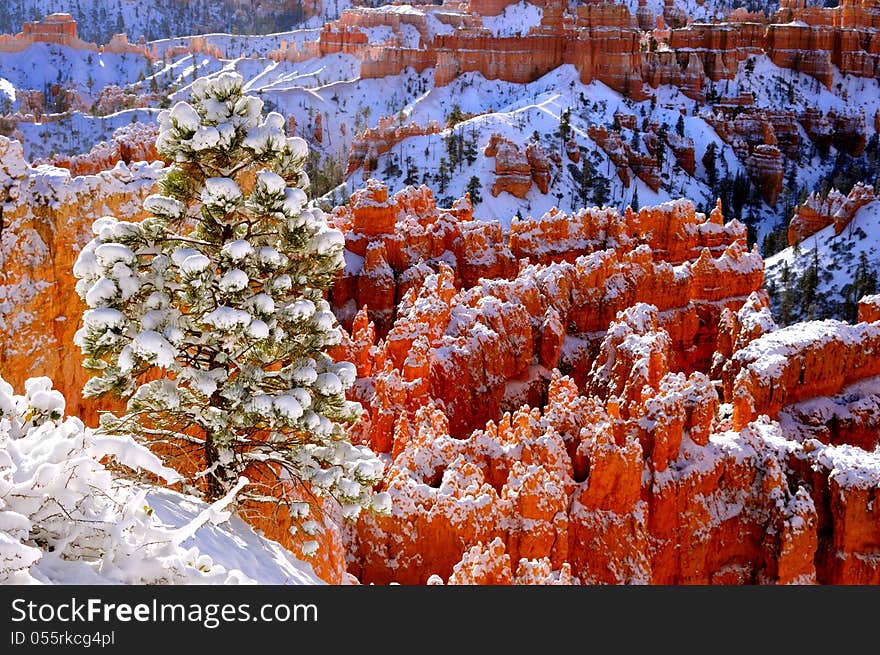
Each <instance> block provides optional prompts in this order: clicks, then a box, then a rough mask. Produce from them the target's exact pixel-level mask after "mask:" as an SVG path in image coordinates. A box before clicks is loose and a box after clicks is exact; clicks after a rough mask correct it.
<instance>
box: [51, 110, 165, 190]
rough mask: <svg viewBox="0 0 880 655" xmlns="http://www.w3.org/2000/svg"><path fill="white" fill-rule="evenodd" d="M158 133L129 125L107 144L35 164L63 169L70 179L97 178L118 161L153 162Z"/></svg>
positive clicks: (146, 126) (120, 129)
mask: <svg viewBox="0 0 880 655" xmlns="http://www.w3.org/2000/svg"><path fill="white" fill-rule="evenodd" d="M158 133H159V131H158V128H157V127H156V126H155V125H153V124H150V125H147V124H144V123H131V124H129V125H124V126H123V127H120V128H119V129H118V130H116V131H115V132H114V133H113V138H112V139H111V140H110V143H104V142H103V141H102V142H101V143H99V144H97V145H96V146H94V147H93V148H92V149H91V151H89V152H88V153H84V154H82V155H74V156H65V155H56V156H55V157H52V158H51V159H49V160H47V161H45V162H43V161H38V162H35V164H41V163H46V164H51V165H52V166H58V167H60V168H66V169H68V170H69V171H70V174H71V176H73V177H78V176H82V175H97V174H98V173H100V172H101V171H106V170H110V169H111V168H113V167H114V166H115V165H116V164H117V162H120V161H121V162H124V163H125V164H131V163H133V162H139V161H146V162H153V161H157V160H159V159H160V157H159V155H158V154H157V153H156V136H157V135H158Z"/></svg>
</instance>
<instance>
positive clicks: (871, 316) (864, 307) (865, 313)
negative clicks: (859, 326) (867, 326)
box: [859, 295, 880, 323]
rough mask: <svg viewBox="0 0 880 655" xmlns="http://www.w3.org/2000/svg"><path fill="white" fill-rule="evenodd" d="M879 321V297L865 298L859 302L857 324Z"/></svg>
mask: <svg viewBox="0 0 880 655" xmlns="http://www.w3.org/2000/svg"><path fill="white" fill-rule="evenodd" d="M876 321H880V295H873V296H865V297H864V298H862V299H861V300H859V323H874V322H876Z"/></svg>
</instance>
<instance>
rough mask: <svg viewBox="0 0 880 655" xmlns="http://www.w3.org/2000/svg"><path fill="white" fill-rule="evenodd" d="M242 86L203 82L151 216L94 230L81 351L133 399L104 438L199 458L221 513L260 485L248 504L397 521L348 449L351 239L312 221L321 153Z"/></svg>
mask: <svg viewBox="0 0 880 655" xmlns="http://www.w3.org/2000/svg"><path fill="white" fill-rule="evenodd" d="M241 85H242V79H241V77H240V76H239V75H238V74H235V73H222V74H220V75H219V76H217V77H215V78H213V79H210V80H204V79H201V80H198V81H197V82H196V83H195V84H194V85H193V91H192V98H191V103H192V104H190V103H186V102H178V103H177V104H176V105H175V106H174V107H173V108H172V109H171V110H170V111H167V110H166V111H163V112H162V113H161V114H160V115H159V128H160V129H159V137H158V139H157V142H156V145H157V149H158V151H159V153H160V154H162V155H163V156H164V157H166V158H167V159H168V160H170V161H173V162H175V163H174V164H173V166H171V168H170V169H169V170H168V171H167V173H166V174H165V175H164V177H163V179H162V193H161V194H157V195H152V196H150V197H148V198H147V199H146V201H145V202H144V207H145V209H147V210H148V211H149V212H150V213H151V214H152V216H150V217H148V218H147V219H145V220H144V221H143V222H141V223H130V222H124V221H117V220H116V219H115V218H112V217H105V218H102V219H100V220H98V221H96V222H95V224H94V226H93V230H94V233H95V235H96V236H95V238H94V239H93V240H92V241H91V242H90V243H89V244H88V245H86V247H85V248H84V249H83V250H82V252H81V253H80V255H79V258H78V260H77V262H76V265H75V267H74V274H75V275H76V277H77V278H79V281H78V283H77V292H78V293H79V295H80V296H81V297H82V298H83V299H84V300H85V302H86V304H87V305H88V307H89V309H88V310H87V311H86V312H85V313H84V316H83V323H84V324H83V327H82V328H81V329H80V330H79V332H78V333H77V335H76V343H77V344H78V345H79V346H80V347H81V349H82V352H83V354H84V355H85V362H84V363H85V366H86V367H87V368H89V369H91V370H93V371H95V376H94V377H92V378H91V379H90V380H89V381H88V383H87V384H86V386H85V389H84V392H85V394H86V395H87V396H101V395H103V394H107V393H112V394H115V395H117V396H121V397H123V398H125V399H127V412H126V413H125V415H124V416H118V417H117V416H111V415H106V414H105V415H104V416H103V417H102V421H101V426H102V430H103V431H104V432H106V433H108V434H114V435H131V436H133V437H135V438H137V439H140V440H145V441H146V442H148V443H151V444H165V446H164V448H165V449H166V451H174V452H175V453H177V454H176V455H175V456H177V457H190V456H192V455H195V456H196V457H195V460H196V461H198V462H199V464H200V466H199V469H200V470H199V472H198V473H197V474H196V475H194V476H193V477H192V479H191V482H193V483H194V484H196V485H197V486H199V487H200V488H201V489H202V490H203V491H204V492H205V493H206V495H207V496H208V498H209V499H214V498H218V497H220V496H222V495H224V494H225V493H226V492H227V491H228V489H229V488H230V487H231V485H233V484H234V483H235V481H236V480H237V478H238V476H239V475H241V474H244V473H247V474H248V475H249V476H250V477H251V479H257V480H260V481H261V484H263V487H262V488H259V487H257V486H253V485H252V487H250V488H249V489H246V490H245V492H243V494H242V497H243V498H246V499H249V500H257V501H259V500H265V501H267V502H278V498H290V494H289V493H288V491H289V490H290V489H291V488H292V486H294V485H296V484H298V483H308V485H307V489H308V491H309V493H315V494H317V495H319V496H320V495H326V494H329V495H331V496H332V497H334V498H336V499H337V500H338V501H339V502H340V503H341V504H342V510H343V515H345V516H347V517H349V518H354V517H356V516H357V515H358V513H359V512H360V511H361V510H362V509H372V510H377V511H385V510H387V502H388V501H387V496H386V495H385V494H374V493H373V491H372V487H373V486H374V485H375V484H376V482H377V481H378V480H379V479H380V478H381V475H382V471H383V465H382V463H381V462H380V460H378V458H376V456H375V455H374V454H373V453H372V451H370V450H369V449H368V448H366V447H362V446H355V445H353V444H352V443H351V442H350V441H349V439H348V437H347V432H346V427H345V424H346V423H350V422H353V421H355V420H357V419H358V418H359V416H360V414H361V412H362V409H361V406H360V405H359V404H358V403H354V402H350V401H348V400H346V398H345V391H346V390H347V389H348V388H349V387H350V386H351V385H352V384H353V382H354V379H355V368H354V366H353V365H352V364H350V363H348V362H340V363H334V362H333V361H332V360H331V359H330V358H329V357H328V356H327V355H326V354H325V353H324V351H325V349H326V348H327V347H328V346H332V345H334V344H337V343H339V340H340V337H341V333H340V331H339V326H338V324H337V322H336V320H335V317H334V316H333V314H332V312H331V311H330V307H329V305H328V303H327V302H326V301H325V300H324V298H323V292H324V291H325V290H326V289H327V288H328V287H329V286H330V284H331V283H332V281H333V279H334V277H335V276H336V274H337V273H338V271H339V270H340V268H342V266H343V264H344V261H343V254H342V252H343V246H344V240H343V236H342V234H341V233H340V232H339V231H337V230H335V229H331V228H329V227H328V225H327V223H326V221H325V219H324V215H323V213H322V212H321V210H320V209H316V208H312V207H308V206H307V197H306V193H305V191H304V189H305V188H306V187H307V186H308V177H307V175H306V174H305V172H304V171H303V162H304V160H305V158H306V155H307V154H308V149H307V146H306V143H305V141H303V140H302V139H300V138H298V137H290V138H288V137H286V136H285V134H284V124H285V121H284V118H283V117H282V116H281V115H280V114H277V113H274V112H271V113H269V114H268V115H266V116H265V117H263V116H262V101H261V100H260V99H259V98H256V97H252V96H245V95H244V94H243V93H242V89H241ZM145 380H150V381H145ZM267 480H268V481H269V482H265V481H267ZM265 485H268V486H269V487H271V488H270V489H267V488H266V486H265ZM300 504H301V503H300ZM302 513H303V511H302V509H301V508H300V507H299V504H298V506H297V509H296V512H295V514H302ZM301 518H305V517H301Z"/></svg>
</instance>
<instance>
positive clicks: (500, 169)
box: [483, 133, 551, 198]
mask: <svg viewBox="0 0 880 655" xmlns="http://www.w3.org/2000/svg"><path fill="white" fill-rule="evenodd" d="M483 154H484V155H485V156H486V157H494V158H495V182H494V183H493V184H492V195H493V196H497V195H499V194H500V193H503V192H505V191H506V192H507V193H510V194H511V195H514V196H516V197H517V198H525V197H526V194H527V193H528V192H529V190H530V189H531V188H532V183H533V182H534V184H535V186H537V187H538V190H539V191H540V192H541V193H544V194H546V193H547V191H548V189H549V186H550V177H551V171H550V160H549V159H548V158H547V155H546V154H545V153H544V149H543V148H541V146H540V145H539V144H537V143H528V144H527V145H526V147H525V150H522V149H521V148H520V147H519V146H517V145H516V144H515V143H513V141H511V140H510V139H508V138H506V137H503V136H501V135H500V134H497V133H496V134H493V135H492V136H491V138H490V139H489V143H487V144H486V147H485V148H484V149H483Z"/></svg>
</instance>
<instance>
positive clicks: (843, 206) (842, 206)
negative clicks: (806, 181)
mask: <svg viewBox="0 0 880 655" xmlns="http://www.w3.org/2000/svg"><path fill="white" fill-rule="evenodd" d="M874 199H875V195H874V189H873V188H871V187H870V186H867V185H865V184H863V183H861V182H859V183H857V184H856V185H855V186H853V188H852V189H851V190H850V192H849V193H848V194H847V195H845V196H844V195H843V194H842V193H840V191H838V190H837V189H831V190H830V191H829V192H828V195H827V196H826V197H825V198H824V199H823V198H822V196H821V195H819V194H818V193H811V194H810V195H809V197H808V198H807V199H806V200H805V201H804V202H803V203H802V204H801V205H798V208H797V209H796V210H795V214H794V216H793V217H792V219H791V222H790V223H789V224H788V243H789V245H792V246H793V245H794V244H795V243H799V242H801V241H803V240H804V239H806V238H807V237H809V236H811V235H813V234H815V233H816V232H818V231H819V230H821V229H822V228H824V227H827V226H828V225H831V224H832V223H833V224H834V233H835V234H840V233H841V232H843V230H844V229H845V228H846V226H847V225H849V223H850V221H852V219H853V216H855V214H856V212H857V211H858V210H859V209H860V208H861V207H863V206H865V205H867V204H868V203H869V202H871V201H872V200H874Z"/></svg>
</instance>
